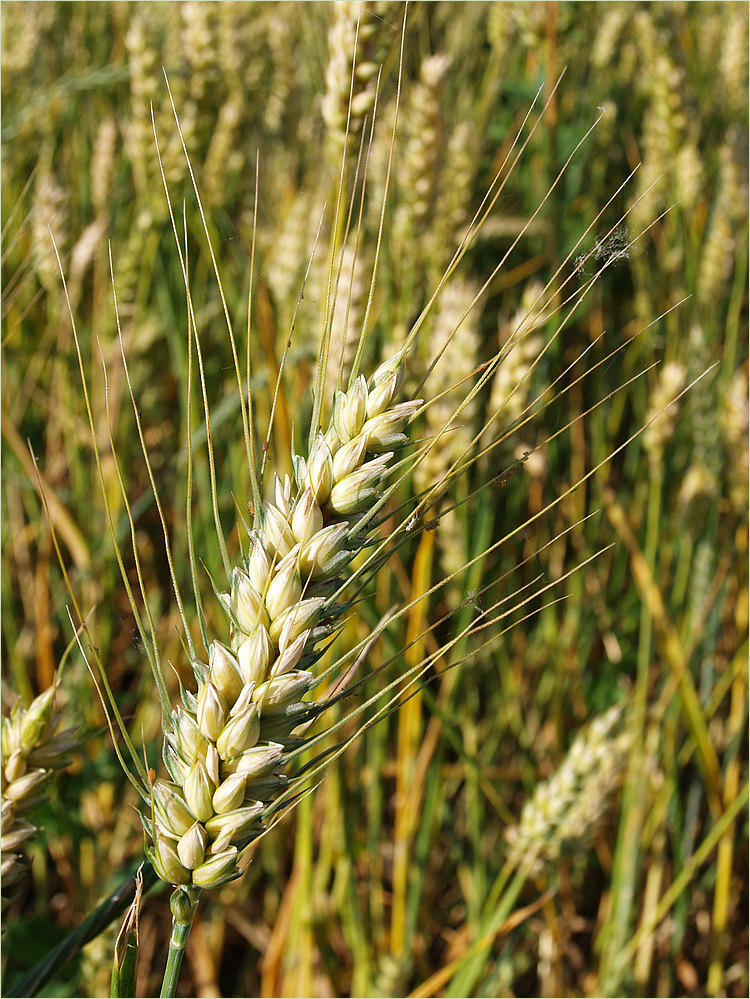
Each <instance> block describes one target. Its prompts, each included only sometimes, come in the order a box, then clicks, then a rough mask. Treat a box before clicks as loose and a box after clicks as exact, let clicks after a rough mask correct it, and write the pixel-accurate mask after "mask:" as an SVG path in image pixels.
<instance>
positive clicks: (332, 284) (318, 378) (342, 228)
mask: <svg viewBox="0 0 750 999" xmlns="http://www.w3.org/2000/svg"><path fill="white" fill-rule="evenodd" d="M360 19H361V10H360V12H359V13H358V15H357V25H356V30H355V45H354V53H353V58H352V70H351V80H350V86H349V101H348V106H347V115H346V127H345V137H344V143H343V148H342V151H341V167H340V171H339V181H338V187H337V189H336V208H335V211H334V224H333V227H332V231H331V240H330V249H329V256H328V277H327V280H326V293H325V303H324V309H323V323H322V329H321V336H320V344H319V348H318V364H317V369H316V375H315V388H314V394H313V411H312V416H311V419H310V429H309V435H308V442H307V446H308V451H311V450H312V448H313V444H314V441H315V439H316V437H317V434H318V430H319V429H320V428H321V425H322V424H321V420H322V411H323V404H324V402H325V384H326V373H327V370H328V363H329V357H328V355H329V350H330V343H331V330H332V326H333V313H334V309H335V307H336V292H337V290H338V282H339V277H340V271H341V266H342V265H343V253H344V247H345V245H346V240H347V236H348V233H349V229H350V225H351V219H352V212H353V204H354V200H353V199H354V195H355V190H356V183H355V184H353V185H352V199H351V200H350V203H349V211H348V214H347V219H346V222H344V220H343V204H344V200H343V199H344V185H345V178H346V164H347V145H348V138H349V128H350V124H351V115H352V100H353V94H354V81H355V76H356V70H357V62H356V53H357V46H356V38H357V37H358V35H359V27H360ZM405 27H406V12H404V30H405ZM402 44H403V36H402ZM400 67H401V64H400V63H399V84H400ZM379 87H380V70H378V73H377V81H376V85H375V91H374V95H373V109H372V121H371V125H370V138H369V142H368V153H367V156H366V157H365V164H364V176H363V180H362V191H361V195H360V209H359V219H358V224H357V235H356V244H355V250H354V256H355V261H356V255H357V245H358V241H359V233H360V231H361V222H362V212H363V209H364V200H365V189H366V186H367V166H368V164H369V160H370V152H371V150H372V140H373V135H374V131H375V118H376V114H377V101H378V93H379ZM364 144H365V130H364V129H363V131H362V137H361V140H360V146H359V153H358V155H357V166H356V171H355V178H356V177H358V176H359V173H360V165H361V162H362V151H363V149H364ZM381 224H382V223H381ZM339 246H340V247H341V263H340V265H339V277H336V279H335V280H334V271H335V261H336V257H337V252H338V247H339ZM376 260H377V251H376ZM375 268H376V264H374V265H373V276H372V281H371V292H372V288H373V286H374V281H375ZM371 300H372V297H371V294H370V296H368V304H367V307H366V308H365V316H364V320H363V323H362V328H361V330H360V339H359V344H358V346H357V351H356V353H355V356H354V360H353V361H352V366H351V371H350V380H349V383H348V388H351V387H352V385H353V384H354V381H353V379H354V378H355V377H356V370H357V366H358V364H359V358H360V355H361V345H362V344H363V343H364V338H365V333H366V325H367V317H368V314H369V306H370V302H371Z"/></svg>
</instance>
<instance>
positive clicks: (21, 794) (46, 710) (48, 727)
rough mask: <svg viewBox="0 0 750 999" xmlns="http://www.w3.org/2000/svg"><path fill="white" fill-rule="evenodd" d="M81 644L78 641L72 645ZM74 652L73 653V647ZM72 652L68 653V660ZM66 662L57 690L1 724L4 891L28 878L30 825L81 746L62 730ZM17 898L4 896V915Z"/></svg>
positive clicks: (0, 868)
mask: <svg viewBox="0 0 750 999" xmlns="http://www.w3.org/2000/svg"><path fill="white" fill-rule="evenodd" d="M74 645H75V639H74V640H73V642H72V643H71V646H74ZM71 646H69V648H68V651H69V650H70V647H71ZM68 651H66V653H65V657H64V658H67V654H68ZM63 664H64V660H63V663H61V666H60V668H59V669H58V671H57V674H56V675H55V677H54V679H53V682H52V685H51V686H50V687H48V688H47V690H45V691H43V692H42V693H41V694H39V695H38V696H37V697H35V698H34V700H33V701H32V702H31V704H30V705H29V706H28V707H27V708H24V707H23V704H22V702H21V701H20V700H17V701H16V702H15V704H13V706H12V707H11V709H10V713H9V715H8V716H7V717H6V716H5V715H3V717H2V719H1V720H0V731H1V732H2V739H0V784H1V790H2V830H1V832H2V862H1V863H0V874H1V875H2V882H3V890H4V891H5V890H6V889H8V888H11V887H12V886H13V885H15V884H16V883H17V882H18V881H19V880H20V878H21V877H22V876H23V874H24V872H25V871H26V869H27V866H28V862H27V860H26V858H25V857H24V855H23V853H17V852H16V851H17V850H20V849H21V847H23V846H24V845H25V844H26V843H28V842H29V841H30V840H32V839H33V838H34V836H35V835H36V833H37V829H36V826H34V825H33V824H32V823H31V822H28V821H26V818H24V816H30V815H31V813H32V812H33V811H34V809H35V808H36V807H37V806H38V805H40V804H42V802H44V801H45V800H46V798H45V796H44V794H43V793H42V792H43V788H44V785H45V784H47V783H48V782H49V780H50V778H51V777H52V774H53V772H54V771H55V770H60V769H62V768H63V767H66V766H67V765H68V764H69V763H70V760H69V759H67V753H68V752H69V751H70V750H71V749H73V747H74V746H75V745H76V744H77V741H78V740H77V739H76V738H74V736H73V732H74V728H68V729H65V730H64V731H59V727H60V723H61V721H62V713H61V711H59V710H57V708H56V706H55V700H56V695H57V690H58V688H59V685H60V680H61V677H62V668H63ZM10 901H11V899H10V898H9V897H8V896H3V898H2V902H1V903H0V905H1V907H2V911H3V913H4V912H5V909H6V907H7V905H8V904H9V903H10Z"/></svg>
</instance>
